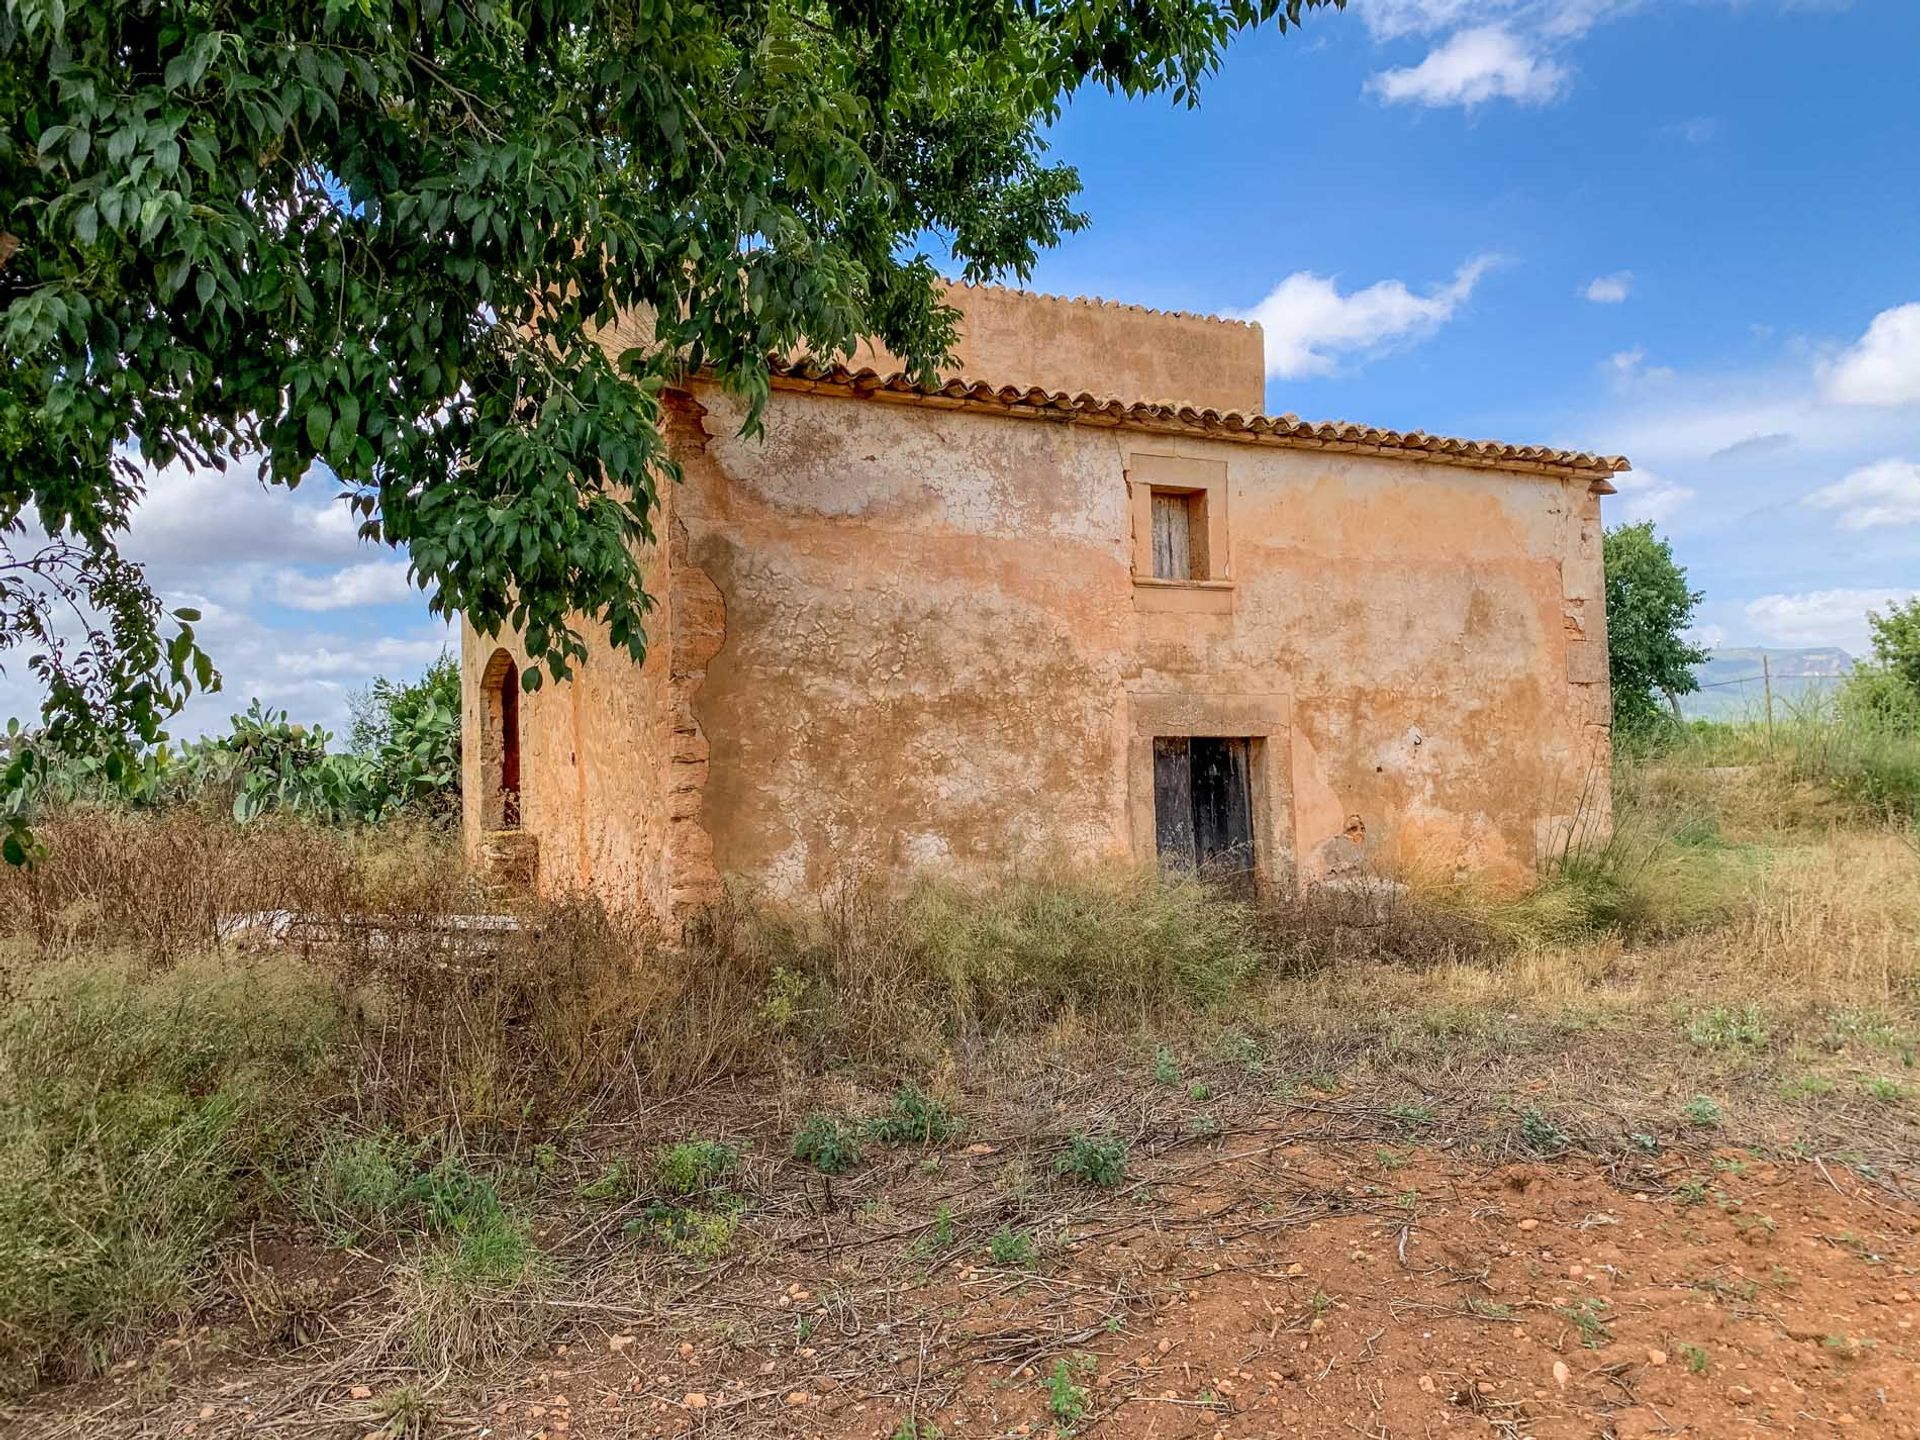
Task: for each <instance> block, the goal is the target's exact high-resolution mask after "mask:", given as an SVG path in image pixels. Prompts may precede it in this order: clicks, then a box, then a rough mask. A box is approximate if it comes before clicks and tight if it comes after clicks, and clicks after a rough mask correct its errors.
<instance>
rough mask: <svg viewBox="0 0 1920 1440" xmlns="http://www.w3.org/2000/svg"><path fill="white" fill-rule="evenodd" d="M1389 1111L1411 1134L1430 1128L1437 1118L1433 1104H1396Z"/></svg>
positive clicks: (1404, 1129)
mask: <svg viewBox="0 0 1920 1440" xmlns="http://www.w3.org/2000/svg"><path fill="white" fill-rule="evenodd" d="M1387 1113H1388V1114H1389V1115H1391V1116H1392V1117H1393V1119H1394V1123H1396V1124H1397V1125H1399V1127H1400V1128H1401V1129H1402V1130H1403V1131H1405V1132H1406V1133H1407V1134H1409V1135H1416V1134H1418V1133H1419V1132H1420V1131H1422V1130H1425V1129H1428V1128H1429V1127H1430V1126H1431V1125H1432V1124H1433V1122H1434V1120H1435V1119H1436V1118H1437V1117H1436V1116H1435V1114H1434V1110H1433V1107H1432V1106H1431V1105H1395V1106H1394V1107H1393V1108H1392V1109H1391V1110H1389V1111H1388V1112H1387Z"/></svg>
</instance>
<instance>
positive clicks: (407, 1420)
mask: <svg viewBox="0 0 1920 1440" xmlns="http://www.w3.org/2000/svg"><path fill="white" fill-rule="evenodd" d="M371 1412H372V1416H373V1418H374V1420H376V1421H377V1422H378V1423H379V1426H380V1428H379V1430H377V1431H376V1432H374V1433H376V1434H378V1435H382V1436H385V1437H387V1440H419V1437H420V1436H423V1435H425V1434H426V1433H427V1430H428V1428H429V1427H430V1426H431V1425H432V1424H433V1421H434V1416H435V1414H436V1413H437V1412H436V1411H435V1408H434V1404H433V1401H432V1400H431V1399H429V1398H428V1396H427V1392H426V1391H425V1390H423V1389H421V1388H420V1387H419V1386H418V1385H402V1386H400V1387H399V1388H397V1389H394V1390H389V1391H387V1393H386V1394H384V1395H382V1396H380V1397H379V1398H378V1399H376V1400H375V1401H374V1402H373V1404H372V1406H371Z"/></svg>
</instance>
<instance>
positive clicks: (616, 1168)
mask: <svg viewBox="0 0 1920 1440" xmlns="http://www.w3.org/2000/svg"><path fill="white" fill-rule="evenodd" d="M632 1189H633V1180H632V1177H631V1176H630V1175H629V1174H628V1172H627V1162H626V1161H624V1160H616V1161H614V1162H613V1164H611V1165H609V1166H608V1167H607V1168H606V1169H604V1170H602V1171H601V1172H600V1173H599V1174H598V1175H597V1176H595V1177H594V1178H593V1179H591V1180H587V1181H583V1182H582V1183H581V1184H580V1186H579V1188H577V1189H576V1190H575V1191H574V1192H573V1193H574V1196H575V1198H577V1199H580V1200H618V1199H620V1198H621V1197H623V1196H625V1195H626V1194H627V1193H628V1192H629V1191H631V1190H632Z"/></svg>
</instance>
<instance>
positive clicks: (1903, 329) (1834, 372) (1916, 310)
mask: <svg viewBox="0 0 1920 1440" xmlns="http://www.w3.org/2000/svg"><path fill="white" fill-rule="evenodd" d="M1821 380H1822V391H1823V393H1824V394H1825V396H1826V398H1827V399H1828V400H1830V401H1832V402H1833V403H1834V404H1836V405H1914V404H1920V304H1909V305H1896V306H1894V308H1893V309H1891V310H1882V311H1881V312H1880V313H1879V314H1878V315H1876V316H1874V317H1873V323H1872V324H1871V325H1869V326H1868V327H1867V333H1866V334H1865V335H1863V336H1861V337H1860V339H1859V340H1858V341H1857V342H1856V343H1855V344H1854V345H1852V346H1851V347H1849V348H1848V349H1847V350H1846V351H1845V352H1844V353H1843V354H1842V355H1841V356H1840V357H1839V358H1838V359H1837V360H1835V361H1834V362H1833V363H1832V364H1830V365H1828V366H1827V367H1826V369H1825V371H1824V373H1823V374H1822V376H1821Z"/></svg>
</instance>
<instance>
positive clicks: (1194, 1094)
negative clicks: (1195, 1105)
mask: <svg viewBox="0 0 1920 1440" xmlns="http://www.w3.org/2000/svg"><path fill="white" fill-rule="evenodd" d="M1187 1098H1188V1099H1189V1100H1202V1101H1205V1100H1211V1099H1212V1098H1213V1087H1212V1086H1211V1085H1208V1084H1206V1083H1205V1082H1204V1081H1201V1080H1196V1081H1194V1082H1193V1083H1192V1084H1191V1085H1189V1086H1187Z"/></svg>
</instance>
